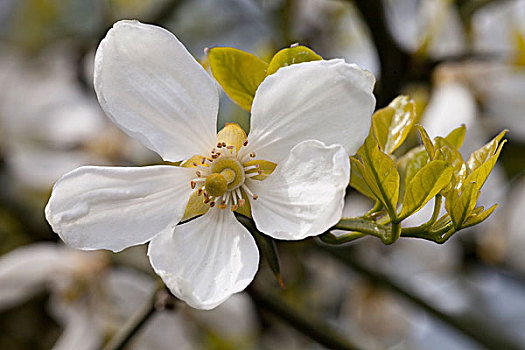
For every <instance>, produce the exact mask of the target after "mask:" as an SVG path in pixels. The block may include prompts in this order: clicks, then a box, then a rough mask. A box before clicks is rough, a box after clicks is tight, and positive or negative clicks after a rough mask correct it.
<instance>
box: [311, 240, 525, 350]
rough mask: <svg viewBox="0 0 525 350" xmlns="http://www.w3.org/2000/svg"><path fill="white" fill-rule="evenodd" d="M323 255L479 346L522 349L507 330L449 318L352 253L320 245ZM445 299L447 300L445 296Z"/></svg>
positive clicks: (466, 318) (463, 317) (463, 318)
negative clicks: (421, 310)
mask: <svg viewBox="0 0 525 350" xmlns="http://www.w3.org/2000/svg"><path fill="white" fill-rule="evenodd" d="M319 247H320V248H321V249H322V251H324V252H326V253H328V254H330V255H331V256H333V257H334V258H335V259H337V260H338V261H340V262H342V263H343V264H344V265H346V266H348V267H350V268H351V269H352V270H354V271H356V272H358V273H359V274H361V275H363V276H364V277H366V278H368V279H369V280H370V281H372V282H374V283H376V284H378V285H380V286H382V287H385V288H387V289H390V290H391V291H393V292H394V293H396V294H398V295H400V296H402V297H404V298H406V299H408V300H409V301H410V302H412V303H413V304H415V305H417V306H418V307H420V308H422V309H423V310H425V311H426V312H428V313H429V314H430V315H432V316H434V317H436V318H437V319H440V320H441V321H443V322H445V323H446V324H448V325H449V326H451V327H452V328H453V329H456V330H458V331H460V332H461V333H463V334H464V335H466V336H468V337H469V338H471V339H473V340H475V341H476V342H477V343H479V344H481V345H483V346H484V347H486V348H487V349H507V350H519V349H522V347H521V346H520V345H519V344H516V343H515V342H514V341H513V340H512V338H511V337H510V336H507V335H506V334H505V330H504V329H501V328H498V327H497V326H496V325H493V324H490V323H488V322H482V321H480V320H479V319H477V318H474V317H471V316H467V315H450V314H446V313H444V312H442V311H441V310H439V309H437V308H435V307H434V306H432V305H431V304H429V303H428V302H427V301H425V300H423V299H422V298H420V297H418V296H417V295H416V294H415V293H413V292H412V291H411V290H409V289H408V288H406V287H405V286H402V285H401V284H400V283H398V282H396V281H395V280H393V279H392V278H390V276H388V275H386V274H383V273H381V272H379V271H376V270H374V269H372V268H370V267H368V266H367V265H366V264H364V263H362V262H360V261H359V260H358V259H356V258H354V257H353V256H352V252H351V251H350V250H348V249H345V248H333V247H328V246H325V245H319ZM443 297H446V296H443Z"/></svg>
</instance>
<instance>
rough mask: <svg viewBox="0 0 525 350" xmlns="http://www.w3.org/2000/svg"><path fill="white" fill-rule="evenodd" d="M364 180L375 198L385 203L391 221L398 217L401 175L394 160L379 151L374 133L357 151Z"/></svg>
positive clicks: (370, 134) (369, 135)
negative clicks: (397, 208)
mask: <svg viewBox="0 0 525 350" xmlns="http://www.w3.org/2000/svg"><path fill="white" fill-rule="evenodd" d="M357 155H358V156H359V158H360V160H361V162H362V165H363V167H362V168H361V169H360V170H361V171H362V175H363V178H364V180H365V181H366V183H367V185H368V187H369V188H370V190H371V191H372V193H373V194H374V196H375V197H376V198H377V199H379V200H380V201H381V203H383V205H384V206H385V208H386V210H387V211H388V214H389V216H390V218H391V219H395V217H396V207H397V200H398V196H399V173H398V172H397V169H396V166H395V164H394V161H393V160H392V158H390V157H389V156H388V155H386V154H385V153H383V152H381V151H380V150H379V145H378V144H377V141H376V139H375V137H374V135H373V133H372V132H370V133H369V134H368V137H367V138H366V140H365V143H364V144H363V146H361V148H359V150H358V151H357Z"/></svg>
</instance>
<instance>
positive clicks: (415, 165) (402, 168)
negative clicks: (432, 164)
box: [397, 146, 429, 197]
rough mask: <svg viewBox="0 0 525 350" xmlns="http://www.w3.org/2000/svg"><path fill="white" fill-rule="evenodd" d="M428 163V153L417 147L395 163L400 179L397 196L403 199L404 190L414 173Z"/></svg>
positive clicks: (421, 147) (423, 148)
mask: <svg viewBox="0 0 525 350" xmlns="http://www.w3.org/2000/svg"><path fill="white" fill-rule="evenodd" d="M428 161H429V159H428V153H427V152H426V150H425V147H423V146H418V147H415V148H413V149H411V150H410V151H409V152H407V153H406V154H405V155H403V156H402V157H401V158H399V160H398V162H397V170H398V171H399V175H400V177H401V188H400V189H399V191H400V192H399V196H400V197H403V196H404V193H405V189H406V187H407V185H408V183H409V182H410V180H411V179H412V178H413V177H414V175H416V173H417V172H418V171H419V170H420V169H421V168H422V167H424V166H425V164H427V163H428Z"/></svg>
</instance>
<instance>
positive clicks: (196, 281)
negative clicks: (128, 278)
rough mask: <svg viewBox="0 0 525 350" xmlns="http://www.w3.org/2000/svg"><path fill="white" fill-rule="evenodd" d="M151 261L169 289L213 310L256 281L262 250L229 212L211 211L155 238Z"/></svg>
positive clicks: (176, 294)
mask: <svg viewBox="0 0 525 350" xmlns="http://www.w3.org/2000/svg"><path fill="white" fill-rule="evenodd" d="M148 255H149V257H150V262H151V265H152V266H153V269H154V270H155V272H156V273H157V274H158V275H159V276H161V277H162V280H163V281H164V283H166V285H167V286H168V287H169V289H170V290H171V292H172V293H173V294H174V295H175V296H177V297H178V298H180V299H182V300H184V301H185V302H186V303H187V304H188V305H190V306H192V307H194V308H197V309H205V310H209V309H213V308H214V307H216V306H218V305H219V304H221V303H222V302H223V301H225V300H226V299H228V298H229V297H230V296H231V295H232V294H233V293H237V292H240V291H242V290H243V289H244V288H246V286H247V285H248V284H250V282H251V281H252V280H253V277H254V276H255V273H256V272H257V268H258V265H259V252H258V250H257V246H256V244H255V241H254V239H253V237H252V236H251V235H250V233H249V232H248V231H247V230H246V229H245V228H244V226H242V225H241V224H240V223H239V222H238V221H237V220H236V219H235V216H234V215H233V213H232V212H231V211H230V210H227V209H226V210H221V209H212V210H209V211H208V212H207V213H206V214H204V215H203V216H201V217H199V218H197V219H195V220H193V221H190V222H188V223H186V224H182V225H179V226H177V227H176V228H175V230H174V232H173V233H172V232H167V231H166V232H163V233H162V234H160V235H158V236H157V237H155V238H154V239H153V240H152V241H151V243H150V245H149V250H148Z"/></svg>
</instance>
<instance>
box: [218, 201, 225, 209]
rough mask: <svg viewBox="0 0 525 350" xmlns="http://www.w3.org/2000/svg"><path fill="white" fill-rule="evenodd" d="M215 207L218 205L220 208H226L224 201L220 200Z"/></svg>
mask: <svg viewBox="0 0 525 350" xmlns="http://www.w3.org/2000/svg"><path fill="white" fill-rule="evenodd" d="M217 207H218V208H221V209H226V203H224V202H222V203H221V204H219V205H218V206H217Z"/></svg>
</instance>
